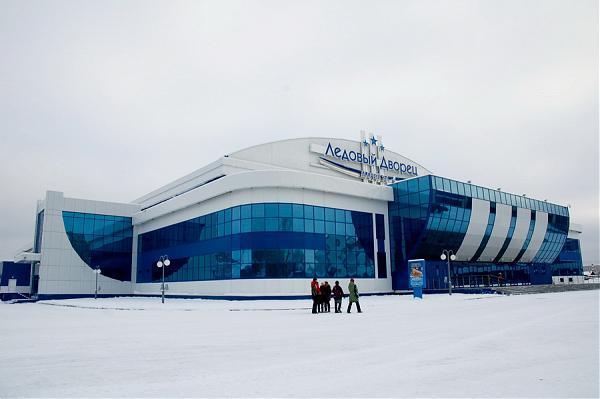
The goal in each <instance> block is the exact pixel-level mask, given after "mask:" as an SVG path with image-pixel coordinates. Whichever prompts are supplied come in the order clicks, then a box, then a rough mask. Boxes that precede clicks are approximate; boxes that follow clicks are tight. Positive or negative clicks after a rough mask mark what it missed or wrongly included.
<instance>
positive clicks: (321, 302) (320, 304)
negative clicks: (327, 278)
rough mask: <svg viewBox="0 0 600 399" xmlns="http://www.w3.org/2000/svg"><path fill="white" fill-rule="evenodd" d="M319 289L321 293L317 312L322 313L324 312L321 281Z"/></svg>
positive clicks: (323, 286)
mask: <svg viewBox="0 0 600 399" xmlns="http://www.w3.org/2000/svg"><path fill="white" fill-rule="evenodd" d="M319 291H320V292H321V295H319V312H321V313H323V312H325V295H324V291H325V283H321V285H320V286H319Z"/></svg>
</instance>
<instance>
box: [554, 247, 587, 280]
mask: <svg viewBox="0 0 600 399" xmlns="http://www.w3.org/2000/svg"><path fill="white" fill-rule="evenodd" d="M582 274H583V261H582V259H581V247H580V244H579V240H577V239H574V238H567V240H566V242H565V245H564V246H563V248H562V250H561V251H560V254H558V258H556V260H555V261H554V263H552V275H553V276H581V275H582Z"/></svg>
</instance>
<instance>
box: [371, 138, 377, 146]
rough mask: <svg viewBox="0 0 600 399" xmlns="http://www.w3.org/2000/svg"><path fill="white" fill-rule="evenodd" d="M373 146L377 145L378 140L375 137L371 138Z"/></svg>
mask: <svg viewBox="0 0 600 399" xmlns="http://www.w3.org/2000/svg"><path fill="white" fill-rule="evenodd" d="M371 144H377V139H376V138H375V136H371Z"/></svg>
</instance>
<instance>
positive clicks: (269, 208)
mask: <svg viewBox="0 0 600 399" xmlns="http://www.w3.org/2000/svg"><path fill="white" fill-rule="evenodd" d="M382 240H384V238H382ZM164 254H167V255H168V256H169V259H170V260H171V265H170V266H169V267H168V268H166V269H165V280H166V281H203V280H224V279H244V278H252V279H257V278H306V277H315V276H316V277H332V278H335V277H339V278H344V277H361V278H373V277H374V276H375V271H374V267H375V266H374V265H375V262H374V257H375V246H374V237H373V215H372V214H371V213H365V212H357V211H350V210H344V209H334V208H324V207H318V206H312V205H304V204H291V203H258V204H245V205H240V206H235V207H232V208H227V209H223V210H221V211H218V212H214V213H211V214H208V215H203V216H200V217H197V218H194V219H191V220H187V221H184V222H181V223H177V224H174V225H171V226H167V227H164V228H161V229H158V230H154V231H151V232H147V233H144V234H140V235H139V237H138V260H137V282H139V283H147V282H157V281H160V279H161V270H160V269H158V268H157V267H156V266H155V265H156V261H157V259H158V258H159V257H160V256H161V255H164Z"/></svg>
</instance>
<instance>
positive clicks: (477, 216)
mask: <svg viewBox="0 0 600 399" xmlns="http://www.w3.org/2000/svg"><path fill="white" fill-rule="evenodd" d="M489 216H490V203H489V201H484V200H480V199H477V198H473V202H472V206H471V218H470V220H469V226H468V227H467V232H466V234H465V238H464V239H463V242H462V244H461V245H460V248H459V249H458V251H456V260H462V261H469V260H471V258H472V257H473V255H475V252H477V250H478V249H479V245H481V240H482V239H483V235H484V234H485V229H486V228H487V224H488V218H489Z"/></svg>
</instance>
